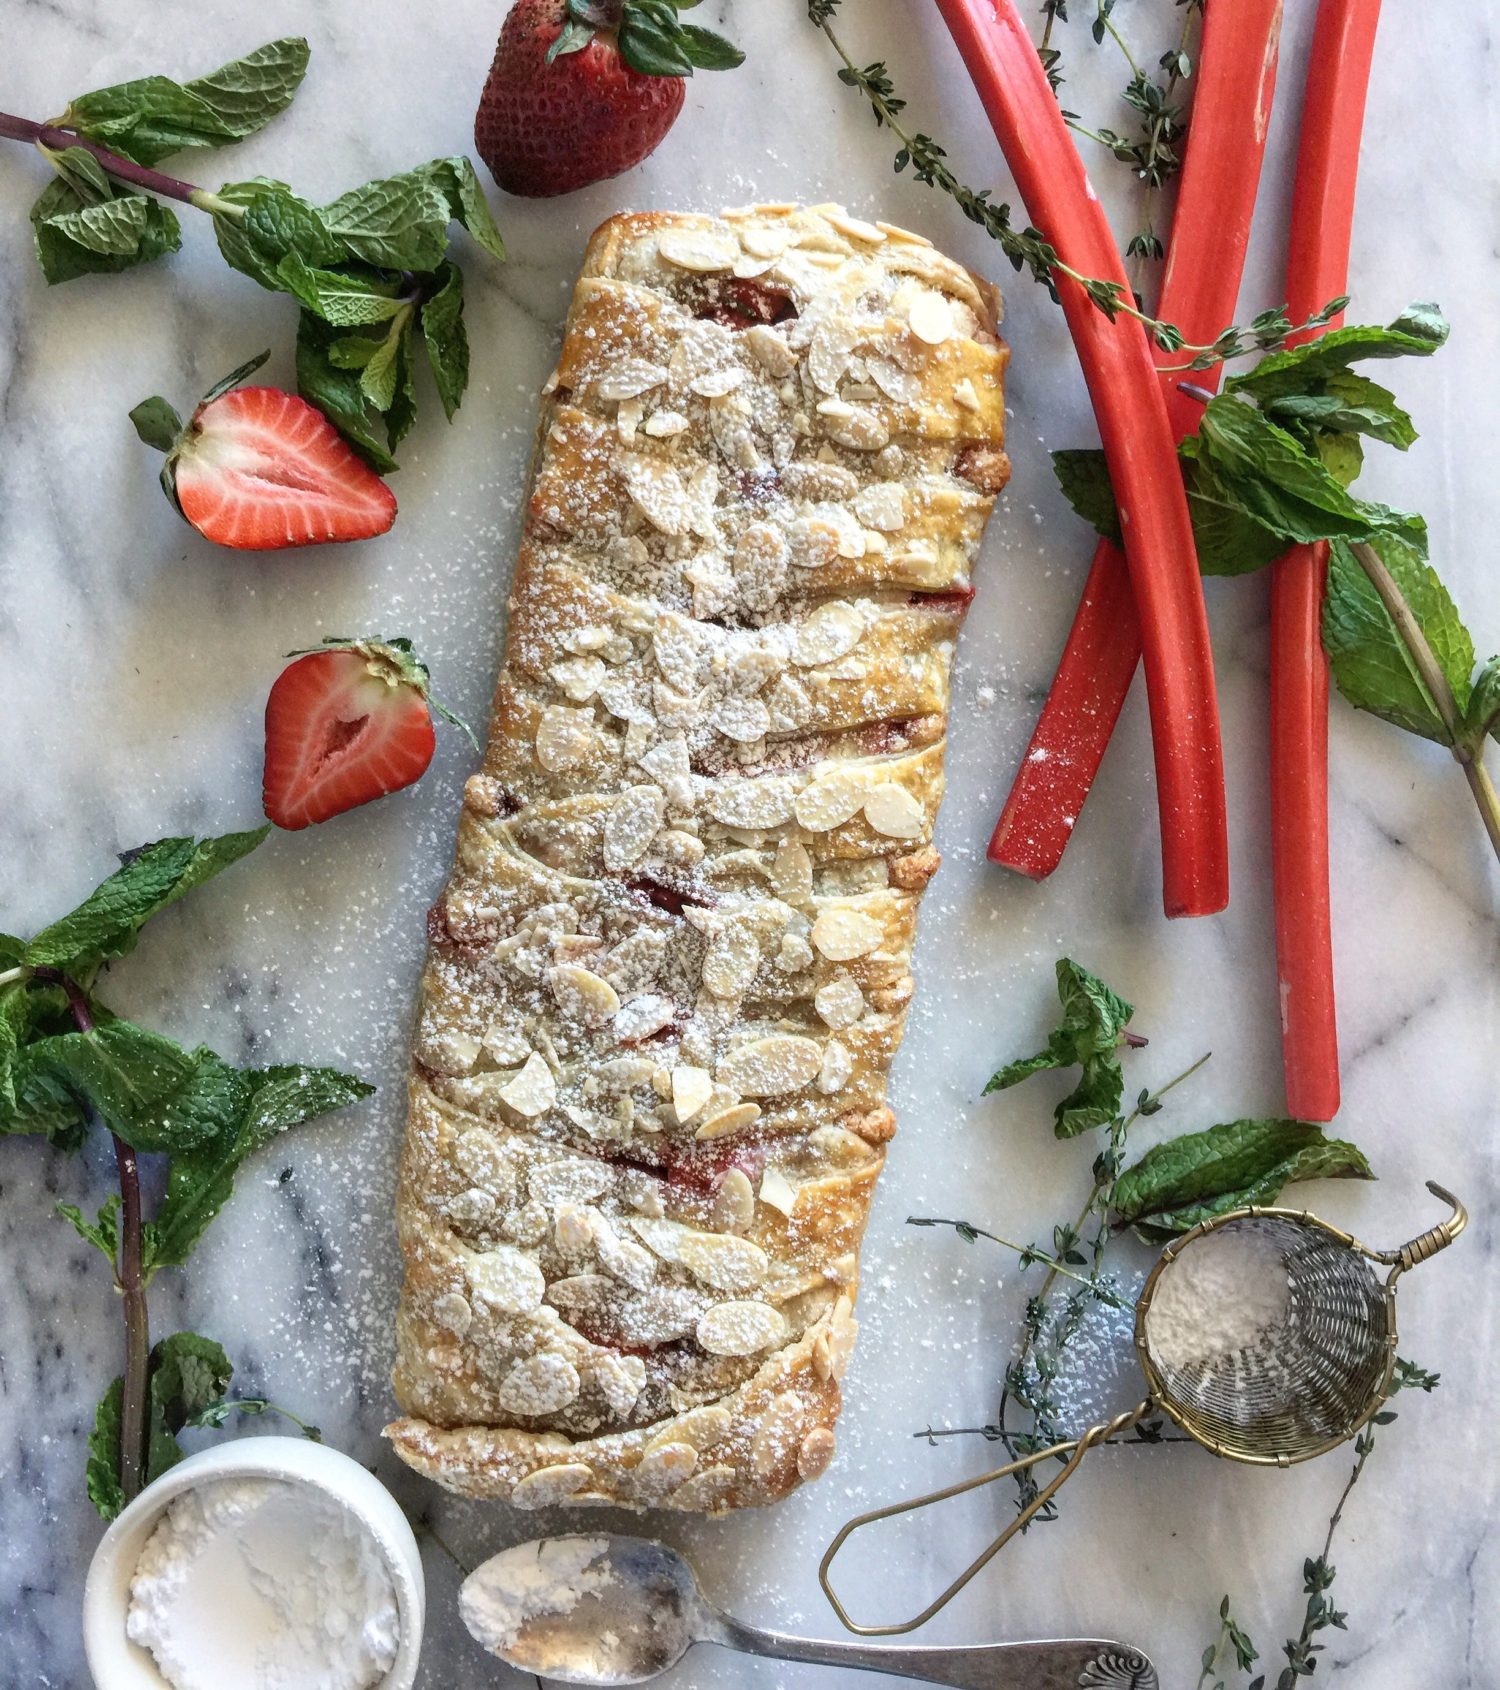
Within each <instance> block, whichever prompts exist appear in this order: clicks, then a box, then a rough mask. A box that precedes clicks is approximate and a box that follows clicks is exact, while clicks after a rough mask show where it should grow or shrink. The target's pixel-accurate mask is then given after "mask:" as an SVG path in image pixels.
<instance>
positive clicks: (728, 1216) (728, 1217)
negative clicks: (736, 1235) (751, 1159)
mask: <svg viewBox="0 0 1500 1690" xmlns="http://www.w3.org/2000/svg"><path fill="white" fill-rule="evenodd" d="M711 1218H712V1222H713V1225H714V1227H715V1229H716V1230H717V1231H719V1232H743V1231H744V1230H745V1228H746V1227H747V1226H749V1225H750V1223H751V1222H752V1221H753V1220H754V1219H755V1187H754V1186H753V1185H751V1183H750V1176H749V1174H747V1173H746V1172H745V1170H744V1169H743V1168H731V1169H730V1170H729V1172H728V1173H727V1174H725V1176H724V1177H723V1179H722V1180H720V1181H719V1189H718V1190H717V1191H716V1192H715V1193H714V1204H713V1210H712V1216H711Z"/></svg>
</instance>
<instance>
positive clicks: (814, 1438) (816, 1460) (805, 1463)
mask: <svg viewBox="0 0 1500 1690" xmlns="http://www.w3.org/2000/svg"><path fill="white" fill-rule="evenodd" d="M833 1450H834V1437H833V1433H832V1432H831V1431H830V1430H829V1429H828V1427H827V1426H814V1427H813V1429H812V1431H810V1432H809V1433H808V1434H807V1436H806V1437H805V1438H804V1439H803V1440H802V1442H801V1443H800V1444H799V1445H798V1447H797V1476H798V1477H799V1478H802V1479H816V1478H817V1477H818V1475H819V1474H820V1473H822V1472H824V1471H825V1470H826V1469H827V1467H828V1463H829V1462H830V1461H832V1460H833Z"/></svg>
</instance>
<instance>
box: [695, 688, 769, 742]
mask: <svg viewBox="0 0 1500 1690" xmlns="http://www.w3.org/2000/svg"><path fill="white" fill-rule="evenodd" d="M710 720H711V721H712V723H713V725H714V727H715V728H717V729H718V731H719V732H720V733H721V734H723V736H724V737H725V739H732V740H734V741H736V742H737V743H738V744H741V745H753V744H754V743H755V741H756V740H758V739H764V738H765V736H766V734H767V733H768V732H769V731H770V727H771V713H770V711H769V710H767V709H766V707H765V705H764V704H762V703H761V701H760V700H759V699H758V698H742V697H739V696H738V695H736V694H733V693H731V694H730V696H729V697H728V698H721V699H720V700H719V702H718V703H717V704H716V705H715V706H714V710H713V715H712V716H711V717H710Z"/></svg>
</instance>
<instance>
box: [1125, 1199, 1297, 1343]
mask: <svg viewBox="0 0 1500 1690" xmlns="http://www.w3.org/2000/svg"><path fill="white" fill-rule="evenodd" d="M1290 1300H1291V1286H1290V1282H1289V1279H1288V1276H1287V1270H1286V1260H1285V1258H1284V1256H1283V1255H1282V1252H1281V1248H1280V1246H1279V1245H1278V1244H1277V1243H1276V1240H1275V1239H1274V1238H1273V1237H1271V1236H1270V1235H1269V1234H1268V1233H1266V1232H1264V1231H1262V1230H1261V1229H1260V1228H1258V1227H1252V1226H1233V1227H1230V1228H1227V1229H1225V1230H1224V1231H1222V1232H1218V1233H1211V1234H1209V1235H1207V1236H1206V1237H1204V1238H1201V1239H1197V1240H1195V1241H1194V1242H1193V1243H1192V1244H1190V1245H1188V1247H1187V1248H1186V1249H1185V1250H1184V1251H1183V1252H1182V1254H1181V1255H1180V1256H1177V1257H1176V1258H1174V1260H1172V1261H1171V1262H1169V1263H1168V1264H1167V1266H1166V1268H1165V1269H1163V1271H1162V1275H1161V1278H1160V1279H1159V1280H1158V1281H1157V1283H1156V1291H1155V1294H1154V1296H1153V1297H1152V1300H1151V1310H1150V1314H1149V1315H1148V1317H1147V1320H1146V1342H1147V1344H1148V1346H1149V1348H1150V1351H1151V1356H1152V1359H1153V1360H1154V1361H1155V1362H1156V1364H1157V1365H1158V1366H1159V1367H1161V1368H1162V1369H1164V1370H1165V1371H1166V1372H1167V1374H1168V1375H1169V1376H1170V1375H1171V1374H1172V1373H1174V1372H1177V1371H1180V1370H1181V1369H1183V1368H1188V1367H1193V1366H1195V1365H1197V1364H1200V1363H1203V1362H1210V1361H1213V1360H1214V1359H1216V1358H1217V1357H1219V1356H1224V1355H1230V1354H1233V1353H1234V1352H1235V1351H1237V1350H1244V1349H1252V1348H1258V1347H1259V1346H1261V1345H1263V1344H1264V1343H1265V1342H1266V1340H1267V1339H1268V1338H1269V1336H1270V1335H1271V1334H1272V1333H1273V1332H1275V1331H1276V1330H1277V1329H1278V1328H1279V1327H1280V1326H1282V1325H1283V1324H1284V1322H1285V1320H1286V1314H1287V1307H1288V1305H1289V1303H1290Z"/></svg>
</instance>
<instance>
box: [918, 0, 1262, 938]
mask: <svg viewBox="0 0 1500 1690" xmlns="http://www.w3.org/2000/svg"><path fill="white" fill-rule="evenodd" d="M937 4H938V10H939V11H940V12H941V13H942V15H943V19H944V21H945V22H946V23H947V25H948V28H949V30H950V31H951V32H952V35H953V38H954V40H955V42H957V44H958V50H959V52H960V54H961V55H962V56H963V60H964V63H965V64H966V65H967V67H968V70H969V75H970V76H971V77H972V78H973V81H974V85H975V88H976V89H977V90H978V92H979V97H980V100H981V102H982V103H983V105H984V108H985V111H986V113H987V114H988V116H989V120H990V124H991V126H992V127H993V129H994V131H995V134H996V137H997V138H998V140H999V142H1000V146H1001V150H1002V151H1003V152H1004V154H1005V158H1006V162H1007V163H1008V164H1009V166H1010V170H1011V174H1012V175H1013V176H1014V177H1015V180H1016V186H1017V187H1018V188H1019V190H1020V193H1021V198H1022V200H1023V201H1024V202H1025V204H1026V208H1027V211H1028V212H1029V213H1030V215H1031V219H1032V221H1033V222H1034V223H1035V224H1036V225H1037V227H1038V228H1039V229H1040V230H1041V231H1042V234H1043V235H1044V236H1045V238H1046V239H1047V240H1048V241H1049V242H1050V243H1051V245H1052V247H1053V248H1054V250H1055V251H1056V252H1057V254H1058V256H1059V258H1060V259H1061V260H1062V261H1063V262H1064V263H1065V264H1068V265H1069V266H1071V267H1072V268H1073V269H1074V270H1076V271H1079V272H1081V273H1082V274H1084V275H1087V276H1094V277H1102V278H1105V279H1108V280H1112V281H1116V282H1118V283H1119V284H1120V286H1121V288H1122V289H1123V290H1124V293H1125V296H1126V297H1127V298H1128V297H1129V284H1128V281H1127V279H1126V275H1125V268H1124V265H1123V264H1122V263H1121V260H1120V252H1119V248H1118V247H1117V246H1116V244H1115V240H1114V236H1113V235H1112V234H1111V232H1110V228H1109V223H1108V221H1107V220H1106V218H1105V216H1104V211H1103V208H1102V207H1101V205H1100V204H1099V201H1098V199H1097V198H1096V197H1095V195H1094V191H1093V189H1092V187H1091V186H1090V184H1089V180H1088V176H1087V173H1086V172H1085V170H1084V168H1083V161H1082V159H1080V158H1079V156H1078V151H1077V149H1076V148H1075V147H1074V145H1073V142H1072V138H1071V137H1070V136H1069V134H1068V131H1067V127H1066V125H1065V123H1064V121H1063V116H1062V113H1061V111H1060V109H1059V107H1058V104H1057V100H1056V99H1055V98H1054V96H1053V93H1052V89H1051V88H1050V86H1049V85H1048V82H1047V76H1046V72H1045V71H1044V70H1043V68H1042V64H1041V61H1040V59H1038V57H1037V53H1036V48H1035V46H1034V45H1033V44H1032V41H1031V37H1030V36H1029V35H1028V34H1027V32H1026V28H1025V25H1024V24H1023V23H1022V21H1021V17H1020V14H1019V13H1018V11H1017V10H1016V7H1015V4H1014V0H937ZM1056 287H1057V294H1058V298H1059V300H1060V302H1061V304H1062V308H1063V311H1064V313H1065V314H1066V316H1067V320H1068V328H1069V331H1070V332H1071V334H1072V336H1073V344H1074V346H1075V348H1076V349H1077V352H1078V359H1079V363H1080V364H1081V366H1082V368H1083V375H1084V380H1085V381H1086V383H1087V384H1088V390H1089V398H1090V400H1091V402H1092V404H1093V408H1094V415H1095V417H1096V419H1097V421H1098V424H1099V437H1100V441H1101V443H1102V444H1103V447H1104V453H1105V458H1106V460H1107V462H1108V465H1109V471H1110V478H1111V480H1112V481H1113V483H1114V486H1115V490H1116V494H1117V503H1118V506H1119V510H1120V516H1121V522H1122V524H1123V527H1124V532H1125V557H1126V562H1127V564H1128V566H1129V569H1130V579H1131V585H1132V587H1133V589H1134V592H1135V599H1136V603H1137V605H1138V606H1139V607H1140V612H1141V616H1140V621H1141V631H1142V641H1143V646H1144V654H1145V662H1146V691H1147V698H1148V700H1149V702H1150V706H1151V732H1152V742H1153V748H1154V751H1155V757H1156V785H1157V804H1158V808H1159V811H1160V815H1161V833H1162V898H1163V903H1164V905H1165V908H1166V912H1167V914H1168V915H1169V916H1186V915H1211V914H1213V913H1214V912H1215V911H1217V910H1221V909H1223V907H1224V905H1225V904H1226V903H1227V902H1228V901H1229V846H1228V833H1227V824H1226V819H1225V814H1224V766H1223V748H1222V746H1221V744H1220V740H1219V707H1218V697H1217V694H1216V692H1215V690H1214V671H1213V652H1212V649H1211V647H1210V644H1209V637H1208V616H1207V613H1206V612H1205V610H1204V606H1203V587H1202V583H1201V581H1200V580H1199V576H1198V559H1197V553H1196V552H1195V551H1194V548H1193V528H1192V523H1191V521H1190V520H1189V517H1188V508H1187V499H1186V496H1185V495H1184V493H1183V489H1182V477H1181V475H1180V474H1179V473H1178V467H1177V455H1176V450H1175V448H1176V442H1175V440H1174V438H1173V435H1172V428H1171V423H1170V422H1169V420H1168V417H1167V407H1166V402H1165V400H1164V398H1163V396H1162V390H1161V384H1160V382H1159V381H1158V380H1157V379H1156V373H1155V368H1154V366H1153V364H1152V361H1151V350H1150V347H1149V345H1148V344H1147V341H1146V337H1145V335H1144V334H1143V332H1142V330H1141V328H1140V325H1139V324H1137V323H1135V322H1133V321H1131V320H1129V319H1128V318H1125V317H1116V318H1115V320H1114V321H1113V322H1111V321H1110V319H1109V318H1108V317H1107V316H1106V315H1105V314H1104V313H1103V312H1102V311H1101V310H1099V308H1098V307H1097V306H1096V305H1095V304H1093V303H1092V301H1091V300H1090V298H1089V296H1088V294H1087V293H1086V292H1085V291H1084V289H1083V288H1082V287H1080V286H1079V285H1078V284H1077V283H1076V282H1074V281H1072V280H1071V279H1070V278H1069V277H1067V276H1063V275H1057V276H1056Z"/></svg>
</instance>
